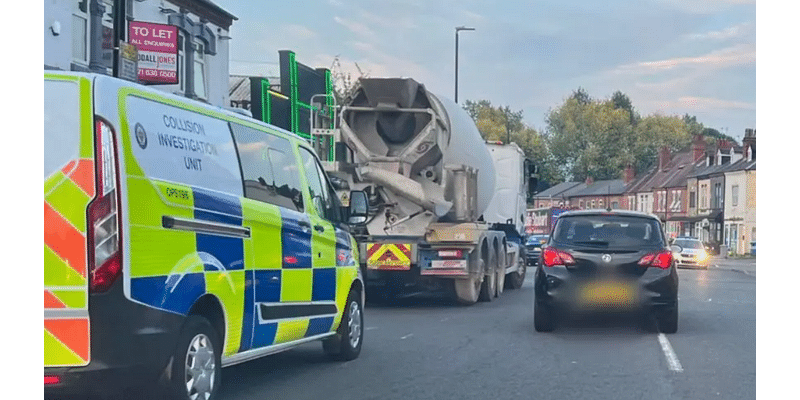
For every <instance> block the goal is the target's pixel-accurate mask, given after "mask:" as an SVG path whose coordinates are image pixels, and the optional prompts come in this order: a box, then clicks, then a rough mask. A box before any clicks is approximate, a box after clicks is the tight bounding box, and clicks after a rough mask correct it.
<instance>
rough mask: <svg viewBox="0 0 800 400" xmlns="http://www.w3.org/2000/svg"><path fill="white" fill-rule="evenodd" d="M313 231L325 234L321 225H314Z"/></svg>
mask: <svg viewBox="0 0 800 400" xmlns="http://www.w3.org/2000/svg"><path fill="white" fill-rule="evenodd" d="M314 230H315V231H317V232H320V233H322V232H325V227H324V226H322V225H314Z"/></svg>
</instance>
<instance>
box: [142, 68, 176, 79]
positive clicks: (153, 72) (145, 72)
mask: <svg viewBox="0 0 800 400" xmlns="http://www.w3.org/2000/svg"><path fill="white" fill-rule="evenodd" d="M139 75H141V76H143V77H148V78H154V77H157V78H167V79H175V78H176V77H177V75H176V73H175V71H163V70H157V69H139Z"/></svg>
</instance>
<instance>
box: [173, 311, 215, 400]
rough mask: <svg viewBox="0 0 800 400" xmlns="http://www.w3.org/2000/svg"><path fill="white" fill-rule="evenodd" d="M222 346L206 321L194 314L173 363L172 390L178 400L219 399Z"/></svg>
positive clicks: (184, 328) (185, 328)
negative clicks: (217, 395) (217, 394)
mask: <svg viewBox="0 0 800 400" xmlns="http://www.w3.org/2000/svg"><path fill="white" fill-rule="evenodd" d="M221 356H222V345H221V341H220V340H219V339H218V338H217V333H216V331H214V328H213V327H212V326H211V323H210V322H208V320H207V319H205V318H203V317H201V316H199V315H191V316H189V318H187V319H186V322H185V323H184V324H183V329H182V330H181V335H180V337H179V339H178V345H177V347H176V348H175V353H174V354H173V360H172V389H173V393H174V398H175V399H181V400H185V399H190V400H196V399H203V400H209V399H214V398H216V393H217V392H218V391H219V385H220V382H221V379H220V378H221V369H222V362H221Z"/></svg>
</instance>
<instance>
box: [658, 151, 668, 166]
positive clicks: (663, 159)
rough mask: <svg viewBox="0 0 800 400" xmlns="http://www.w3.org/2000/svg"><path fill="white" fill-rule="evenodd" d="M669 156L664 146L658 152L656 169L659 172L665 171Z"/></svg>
mask: <svg viewBox="0 0 800 400" xmlns="http://www.w3.org/2000/svg"><path fill="white" fill-rule="evenodd" d="M669 160H670V155H669V148H667V146H664V147H662V148H661V150H660V151H659V152H658V169H659V170H661V171H665V170H666V169H667V164H669Z"/></svg>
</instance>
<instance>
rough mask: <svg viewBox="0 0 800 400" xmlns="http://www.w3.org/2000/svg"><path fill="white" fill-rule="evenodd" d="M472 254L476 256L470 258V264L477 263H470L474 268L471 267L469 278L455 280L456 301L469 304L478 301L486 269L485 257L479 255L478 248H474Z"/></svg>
mask: <svg viewBox="0 0 800 400" xmlns="http://www.w3.org/2000/svg"><path fill="white" fill-rule="evenodd" d="M471 255H475V257H471V258H470V260H471V261H470V264H472V263H475V265H470V266H471V267H472V268H470V276H469V278H467V279H454V280H453V288H454V289H455V290H454V292H455V296H456V301H458V302H459V303H460V304H463V305H467V306H469V305H472V304H475V302H477V301H478V295H479V294H480V291H481V284H482V283H483V279H481V277H483V276H484V271H485V266H484V262H483V259H481V258H480V257H479V254H478V250H477V249H476V250H474V252H473V253H472V254H471Z"/></svg>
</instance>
